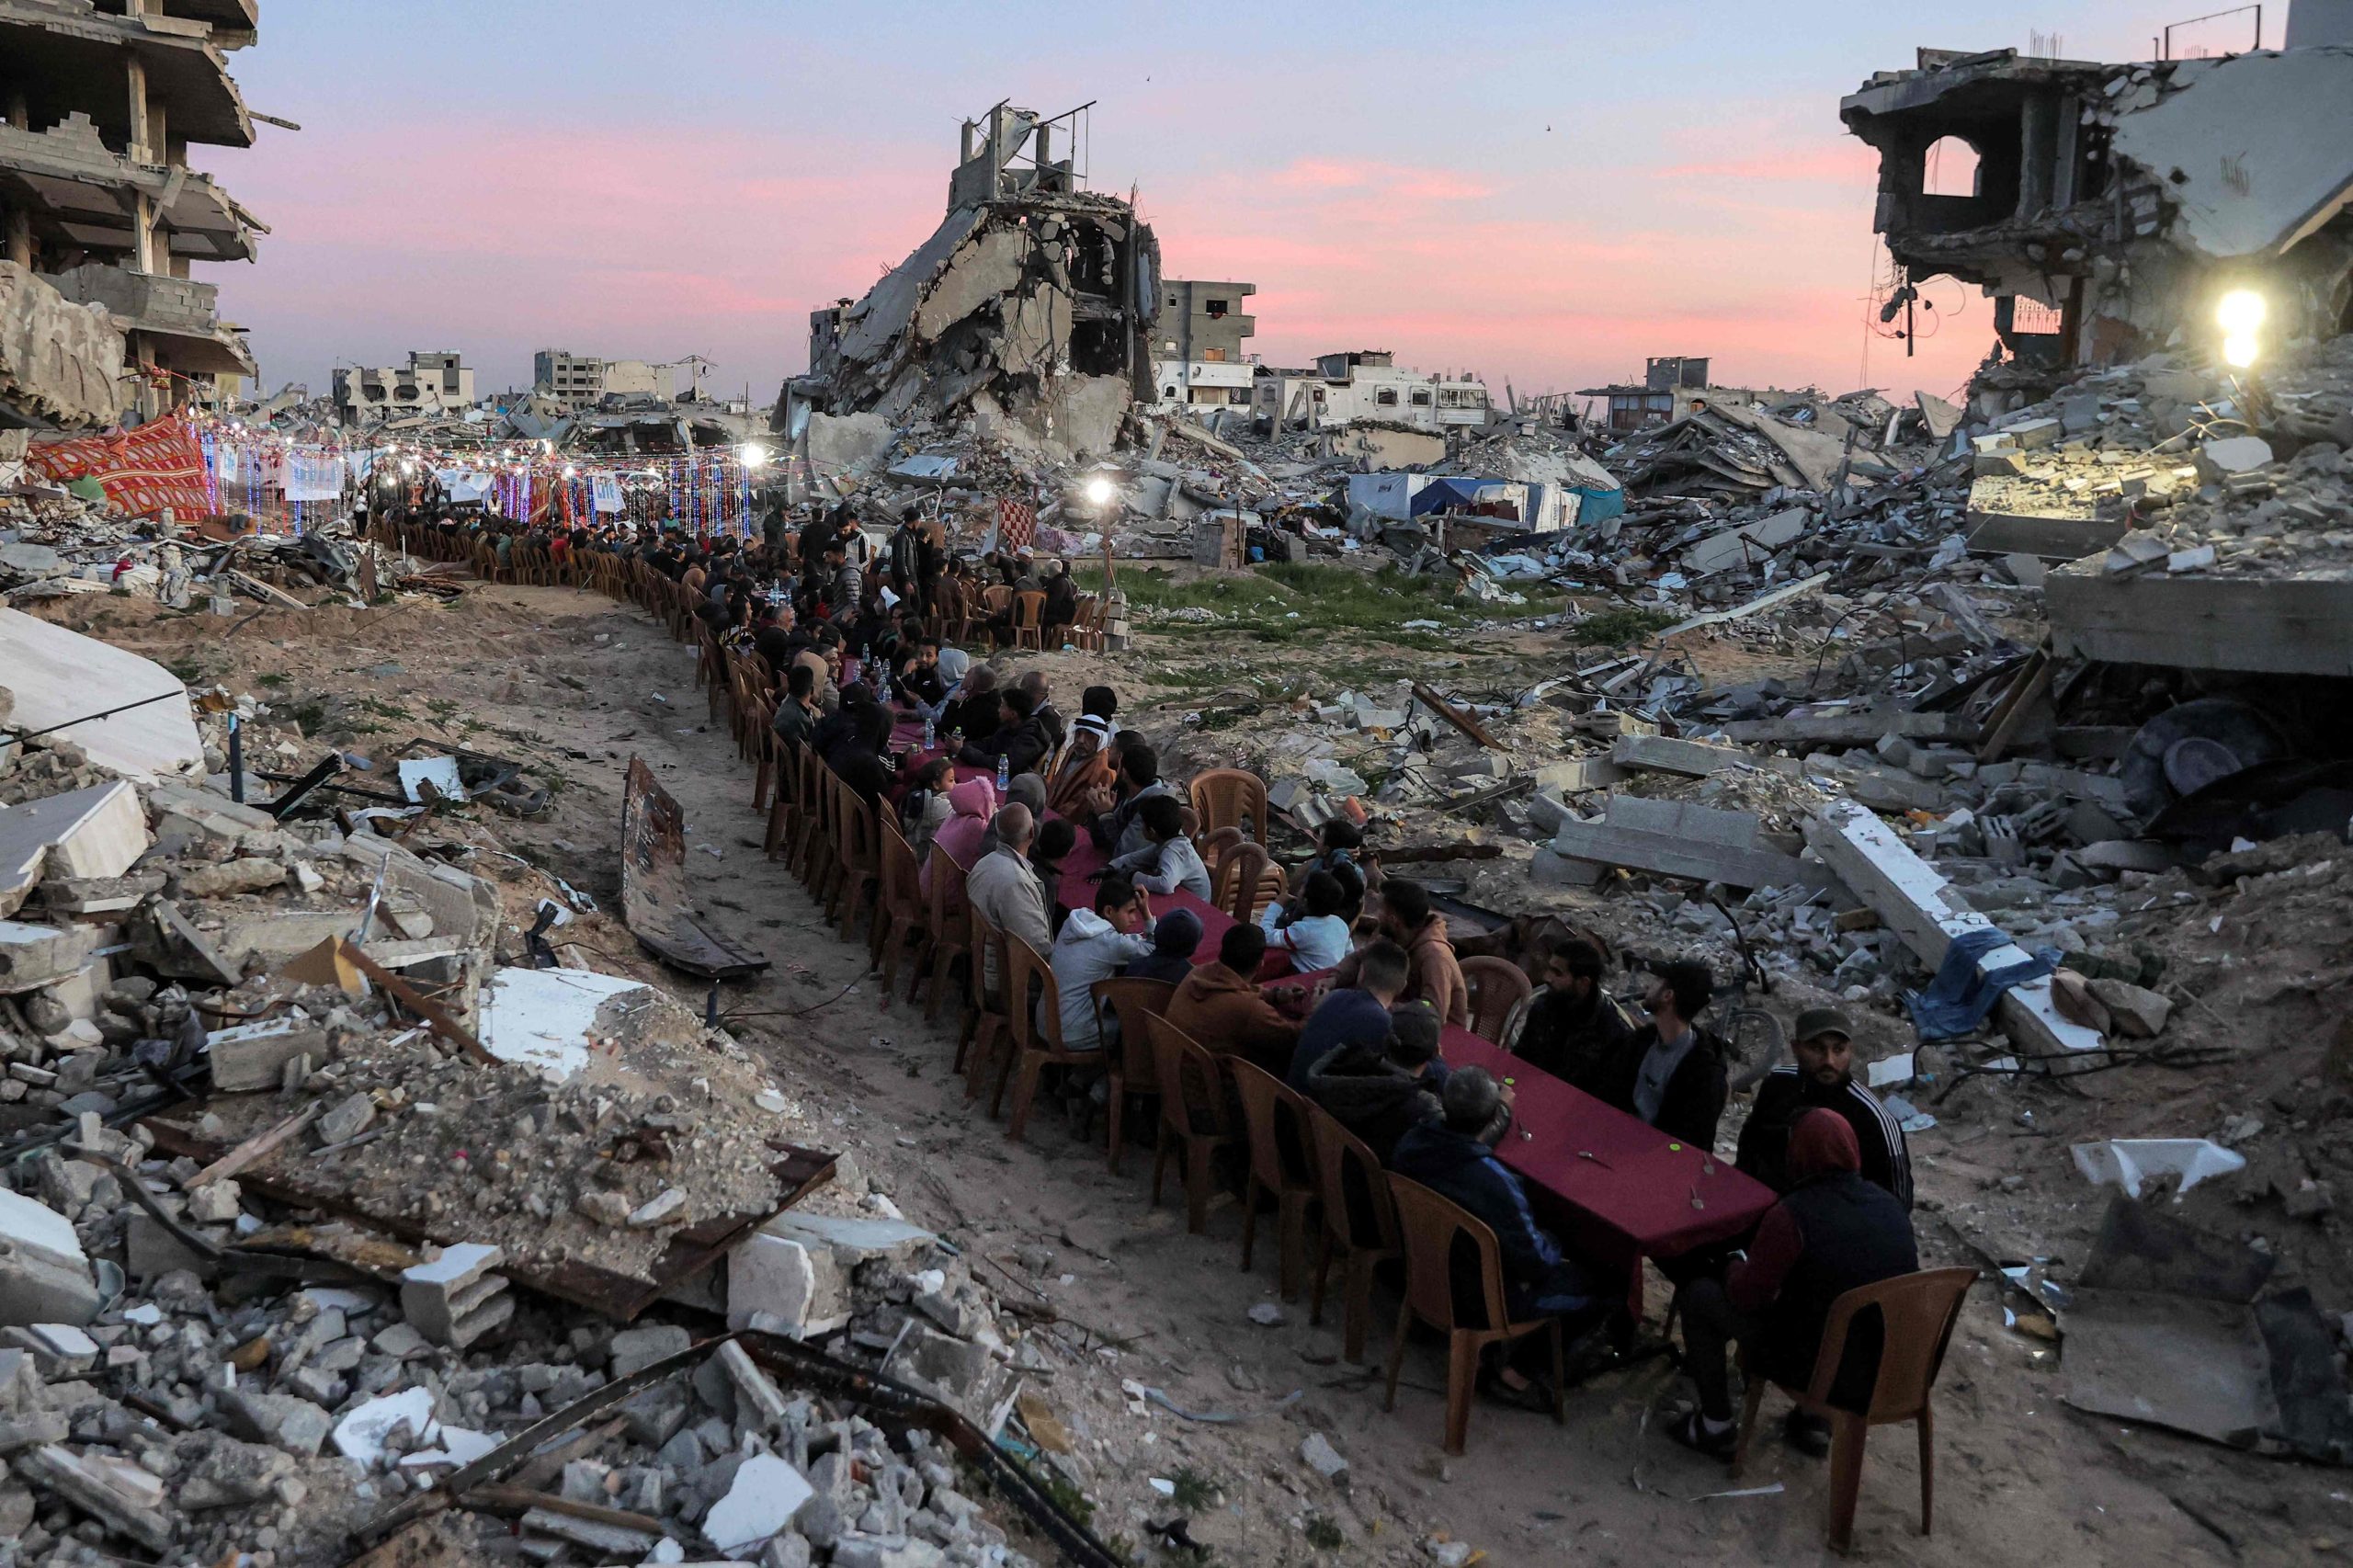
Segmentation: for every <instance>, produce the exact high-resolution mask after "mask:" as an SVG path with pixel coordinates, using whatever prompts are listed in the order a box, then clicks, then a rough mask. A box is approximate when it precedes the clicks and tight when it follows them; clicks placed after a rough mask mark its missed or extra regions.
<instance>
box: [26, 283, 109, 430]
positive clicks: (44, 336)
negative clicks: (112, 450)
mask: <svg viewBox="0 0 2353 1568" xmlns="http://www.w3.org/2000/svg"><path fill="white" fill-rule="evenodd" d="M122 355H123V342H122V332H121V330H120V329H119V328H118V327H117V326H116V325H115V324H114V318H113V317H112V316H111V315H109V314H108V313H107V312H106V311H104V310H102V309H99V308H98V307H96V306H92V305H77V304H74V302H72V301H69V300H67V299H66V298H65V297H64V296H63V294H60V293H59V292H58V291H57V290H54V289H52V288H51V287H50V286H49V285H48V284H47V283H45V282H43V281H42V280H41V279H40V278H37V277H35V276H34V275H33V274H32V273H31V272H30V271H29V270H28V269H27V268H25V267H19V266H17V264H16V263H15V262H13V261H0V411H5V413H6V414H8V415H14V416H15V420H13V421H12V420H9V419H6V418H0V424H6V423H12V422H17V421H22V422H27V423H33V424H39V425H50V426H58V427H60V428H63V429H68V430H79V429H85V428H89V427H92V426H108V425H113V424H115V423H116V422H117V421H118V420H119V419H120V418H121V416H122V409H123V402H122V387H123V379H122Z"/></svg>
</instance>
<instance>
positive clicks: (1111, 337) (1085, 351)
mask: <svg viewBox="0 0 2353 1568" xmlns="http://www.w3.org/2000/svg"><path fill="white" fill-rule="evenodd" d="M1070 365H1071V369H1074V370H1075V371H1077V372H1078V373H1079V374H1080V375H1082V376H1116V375H1119V374H1120V373H1121V372H1123V371H1125V370H1126V369H1127V368H1128V356H1127V337H1126V333H1125V331H1124V324H1122V323H1120V322H1119V321H1117V320H1111V321H1082V322H1077V323H1074V324H1072V326H1071V329H1070Z"/></svg>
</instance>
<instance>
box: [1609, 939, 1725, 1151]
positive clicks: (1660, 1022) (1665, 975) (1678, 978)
mask: <svg viewBox="0 0 2353 1568" xmlns="http://www.w3.org/2000/svg"><path fill="white" fill-rule="evenodd" d="M1714 990H1715V982H1714V980H1713V979H1711V977H1710V976H1709V973H1708V966H1707V965H1706V964H1703V963H1700V962H1699V961H1698V960H1693V959H1677V960H1674V961H1672V962H1669V963H1665V964H1661V965H1660V966H1659V970H1658V973H1657V974H1656V975H1655V976H1654V979H1653V984H1652V987H1651V992H1650V995H1649V996H1648V997H1647V998H1646V999H1645V1000H1644V1001H1643V1007H1644V1008H1645V1009H1646V1010H1648V1012H1649V1013H1650V1016H1651V1021H1650V1022H1649V1023H1647V1024H1644V1025H1643V1027H1642V1028H1640V1029H1638V1030H1636V1031H1635V1032H1634V1034H1633V1036H1632V1037H1631V1039H1629V1040H1627V1042H1626V1047H1625V1049H1624V1050H1623V1051H1620V1052H1619V1055H1618V1062H1617V1064H1616V1065H1615V1066H1614V1067H1613V1068H1612V1069H1611V1070H1610V1071H1609V1072H1608V1074H1606V1075H1605V1077H1604V1080H1603V1083H1602V1085H1601V1087H1600V1088H1599V1089H1597V1091H1595V1092H1596V1093H1597V1096H1599V1097H1600V1098H1602V1099H1604V1100H1607V1101H1608V1102H1609V1103H1610V1104H1611V1105H1614V1106H1616V1107H1617V1108H1619V1109H1620V1110H1622V1111H1625V1112H1626V1113H1627V1114H1629V1115H1631V1116H1637V1117H1640V1118H1641V1119H1643V1120H1644V1121H1647V1122H1649V1123H1650V1124H1651V1125H1652V1126H1653V1127H1655V1128H1657V1129H1658V1130H1659V1131H1661V1132H1664V1133H1665V1134H1666V1135H1667V1136H1668V1137H1670V1138H1677V1139H1680V1140H1682V1141H1683V1142H1686V1143H1688V1144H1690V1145H1691V1146H1692V1147H1693V1148H1695V1149H1699V1150H1700V1151H1702V1152H1705V1151H1708V1150H1711V1149H1713V1148H1714V1147H1715V1146H1716V1123H1717V1122H1718V1121H1719V1120H1721V1119H1722V1117H1723V1114H1724V1096H1725V1094H1726V1084H1725V1079H1724V1055H1723V1048H1722V1046H1720V1045H1718V1044H1717V1042H1716V1040H1715V1038H1714V1037H1713V1036H1712V1035H1710V1034H1709V1033H1707V1032H1706V1031H1705V1030H1703V1029H1701V1028H1699V1025H1698V1024H1696V1023H1694V1022H1693V1021H1692V1020H1693V1019H1694V1018H1695V1017H1698V1016H1699V1010H1700V1009H1701V1008H1703V1007H1705V1006H1707V1005H1708V998H1709V997H1710V996H1711V994H1713V993H1714Z"/></svg>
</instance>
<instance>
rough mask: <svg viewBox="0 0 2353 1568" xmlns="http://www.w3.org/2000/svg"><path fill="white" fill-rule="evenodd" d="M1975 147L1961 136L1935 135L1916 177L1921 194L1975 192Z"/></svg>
mask: <svg viewBox="0 0 2353 1568" xmlns="http://www.w3.org/2000/svg"><path fill="white" fill-rule="evenodd" d="M1977 165H1978V156H1977V149H1976V148H1975V147H1973V146H1972V145H1971V144H1970V142H1968V141H1967V140H1966V139H1965V138H1962V137H1959V136H1939V137H1938V138H1937V140H1936V141H1934V142H1930V143H1929V144H1928V152H1927V158H1926V161H1925V163H1924V165H1923V173H1922V175H1921V178H1920V194H1921V195H1923V196H1970V197H1973V196H1976V195H1979V194H1980V192H1979V190H1978V174H1979V169H1978V166H1977Z"/></svg>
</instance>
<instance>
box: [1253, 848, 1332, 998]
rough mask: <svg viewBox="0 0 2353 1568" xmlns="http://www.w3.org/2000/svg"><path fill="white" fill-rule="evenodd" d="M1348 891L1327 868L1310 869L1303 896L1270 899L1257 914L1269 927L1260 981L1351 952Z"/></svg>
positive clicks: (1321, 965)
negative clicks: (1261, 911) (1265, 959)
mask: <svg viewBox="0 0 2353 1568" xmlns="http://www.w3.org/2000/svg"><path fill="white" fill-rule="evenodd" d="M1346 903H1347V892H1346V890H1345V889H1343V888H1342V887H1341V885H1340V879H1339V878H1337V877H1336V876H1334V875H1333V874H1332V873H1331V872H1329V871H1310V872H1308V873H1307V881H1306V882H1305V883H1304V884H1303V885H1302V887H1301V889H1300V893H1299V897H1297V898H1295V899H1292V900H1290V901H1289V903H1269V904H1267V907H1266V910H1265V911H1264V913H1262V914H1261V915H1259V916H1258V924H1259V925H1261V926H1265V927H1266V928H1267V961H1266V964H1265V966H1264V967H1263V968H1262V969H1261V970H1260V971H1259V975H1258V978H1259V979H1261V980H1277V979H1279V978H1281V977H1282V976H1284V975H1286V974H1313V973H1315V972H1317V971H1320V970H1327V969H1331V968H1333V967H1334V966H1336V964H1338V963H1339V961H1340V960H1342V959H1345V958H1347V956H1348V950H1349V932H1348V920H1347V915H1346V914H1345V913H1343V910H1344V907H1345V905H1346Z"/></svg>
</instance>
